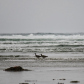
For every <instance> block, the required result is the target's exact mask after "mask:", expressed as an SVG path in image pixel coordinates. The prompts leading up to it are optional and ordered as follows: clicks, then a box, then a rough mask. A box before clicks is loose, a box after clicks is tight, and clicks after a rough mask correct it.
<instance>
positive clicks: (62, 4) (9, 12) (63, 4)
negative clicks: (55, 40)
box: [0, 0, 84, 33]
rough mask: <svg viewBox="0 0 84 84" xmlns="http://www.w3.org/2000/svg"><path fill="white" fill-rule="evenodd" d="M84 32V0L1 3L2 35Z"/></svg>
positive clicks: (0, 22)
mask: <svg viewBox="0 0 84 84" xmlns="http://www.w3.org/2000/svg"><path fill="white" fill-rule="evenodd" d="M83 31H84V0H0V33H36V32H46V33H47V32H51V33H73V32H83Z"/></svg>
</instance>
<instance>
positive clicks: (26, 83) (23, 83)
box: [19, 83, 29, 84]
mask: <svg viewBox="0 0 84 84" xmlns="http://www.w3.org/2000/svg"><path fill="white" fill-rule="evenodd" d="M19 84H29V83H19Z"/></svg>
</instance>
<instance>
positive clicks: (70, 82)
mask: <svg viewBox="0 0 84 84" xmlns="http://www.w3.org/2000/svg"><path fill="white" fill-rule="evenodd" d="M70 83H79V81H70Z"/></svg>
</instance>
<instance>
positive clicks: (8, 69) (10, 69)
mask: <svg viewBox="0 0 84 84" xmlns="http://www.w3.org/2000/svg"><path fill="white" fill-rule="evenodd" d="M4 71H31V70H28V69H23V68H22V67H21V66H14V67H10V68H7V69H5V70H4Z"/></svg>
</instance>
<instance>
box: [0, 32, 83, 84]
mask: <svg viewBox="0 0 84 84" xmlns="http://www.w3.org/2000/svg"><path fill="white" fill-rule="evenodd" d="M35 53H36V54H37V55H41V54H43V55H46V56H48V57H46V58H45V59H43V58H42V57H41V58H39V59H37V58H36V57H35ZM12 66H21V67H23V68H25V69H29V70H32V71H28V72H25V71H23V72H6V71H3V70H4V69H6V68H8V67H12ZM0 74H1V75H0V84H6V83H8V84H71V82H72V81H77V82H78V84H79V83H80V84H83V83H84V79H83V78H84V33H26V34H24V33H18V34H0ZM63 79H65V80H63Z"/></svg>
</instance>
